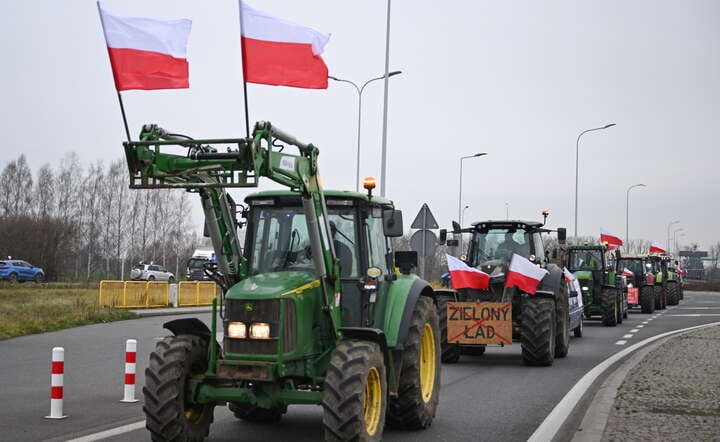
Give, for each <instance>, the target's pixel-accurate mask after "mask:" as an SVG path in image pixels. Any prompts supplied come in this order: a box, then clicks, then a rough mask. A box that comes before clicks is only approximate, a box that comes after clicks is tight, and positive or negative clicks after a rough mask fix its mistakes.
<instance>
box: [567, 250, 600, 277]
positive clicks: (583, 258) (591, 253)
mask: <svg viewBox="0 0 720 442" xmlns="http://www.w3.org/2000/svg"><path fill="white" fill-rule="evenodd" d="M568 267H569V270H570V271H573V272H574V271H576V270H602V269H603V268H602V251H601V250H598V249H590V250H583V249H575V250H570V256H569V258H568Z"/></svg>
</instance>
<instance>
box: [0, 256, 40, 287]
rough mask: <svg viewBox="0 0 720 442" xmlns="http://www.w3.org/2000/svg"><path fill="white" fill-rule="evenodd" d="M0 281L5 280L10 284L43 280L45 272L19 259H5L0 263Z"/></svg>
mask: <svg viewBox="0 0 720 442" xmlns="http://www.w3.org/2000/svg"><path fill="white" fill-rule="evenodd" d="M0 279H6V280H8V281H10V283H11V284H15V283H16V282H23V281H35V282H37V283H40V282H43V281H44V280H45V271H44V270H43V269H41V268H40V267H35V266H34V265H32V264H30V263H29V262H27V261H23V260H21V259H7V260H3V261H0Z"/></svg>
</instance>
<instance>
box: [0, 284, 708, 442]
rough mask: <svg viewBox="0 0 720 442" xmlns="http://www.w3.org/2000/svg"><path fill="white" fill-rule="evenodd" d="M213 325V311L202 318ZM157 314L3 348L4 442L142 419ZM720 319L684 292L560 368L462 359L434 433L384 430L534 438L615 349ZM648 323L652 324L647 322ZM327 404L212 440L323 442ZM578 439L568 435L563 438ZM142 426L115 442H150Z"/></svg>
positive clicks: (407, 436)
mask: <svg viewBox="0 0 720 442" xmlns="http://www.w3.org/2000/svg"><path fill="white" fill-rule="evenodd" d="M197 316H198V317H199V318H200V319H202V320H204V321H206V322H208V323H209V319H210V315H209V314H200V315H197ZM178 317H180V316H173V317H171V318H170V317H168V318H163V317H149V318H142V319H136V320H131V321H123V322H115V323H109V324H97V325H92V326H86V327H79V328H74V329H69V330H64V331H60V332H53V333H46V334H41V335H32V336H24V337H20V338H14V339H9V340H5V341H0V385H1V386H2V393H3V400H2V401H0V416H2V419H1V420H0V439H1V440H8V441H15V440H17V441H21V440H22V441H34V440H52V441H64V440H70V439H73V438H78V437H81V436H87V435H91V434H94V433H97V432H100V431H103V430H108V429H112V428H117V427H121V426H123V425H127V424H133V423H138V422H141V421H142V420H144V417H143V414H142V405H141V402H138V403H134V404H127V403H121V402H119V400H120V399H121V398H122V396H123V369H124V349H125V340H126V339H129V338H134V339H137V340H138V369H137V372H138V376H137V382H138V388H137V395H138V398H140V399H142V398H141V393H140V391H141V386H142V384H143V382H144V377H143V375H142V373H143V371H144V368H145V363H146V361H147V359H148V355H149V353H150V352H151V351H152V349H153V348H154V346H155V342H156V341H157V340H158V339H159V338H160V337H161V336H164V335H165V334H166V332H165V330H163V329H162V323H163V322H164V321H165V320H169V319H176V318H178ZM715 321H720V294H717V293H706V292H686V294H685V299H684V300H683V301H682V302H681V304H680V305H679V306H677V307H669V308H668V309H667V310H665V311H664V312H662V311H656V312H655V314H653V315H646V314H641V313H639V312H638V311H631V313H630V317H629V318H628V319H627V320H625V321H624V322H623V323H622V324H621V325H619V326H617V327H603V326H601V325H600V323H599V321H597V320H590V321H589V320H586V321H585V330H584V334H585V335H584V337H582V338H572V339H571V347H570V354H569V355H568V357H567V358H564V359H558V360H556V361H555V364H554V365H553V366H552V367H540V368H537V367H526V366H524V365H523V364H522V361H521V357H520V346H519V345H513V346H510V347H505V348H490V349H488V351H487V353H486V354H485V355H484V356H480V357H471V356H463V357H462V359H461V360H460V362H459V363H458V364H454V365H443V367H442V370H443V371H442V391H441V401H440V406H439V408H438V414H437V416H436V417H435V420H434V422H433V425H432V427H431V428H429V429H428V430H425V431H415V432H403V431H393V430H386V432H385V440H388V441H425V440H427V441H445V440H447V441H458V440H487V441H496V440H497V441H500V440H503V441H504V440H526V439H527V438H528V437H529V436H530V435H531V434H532V433H533V431H535V429H536V428H537V427H538V425H540V423H541V422H542V421H543V420H544V419H545V417H546V416H547V414H548V413H549V412H550V411H551V410H552V408H553V407H554V406H555V405H556V404H557V403H558V402H559V401H560V399H562V397H563V396H564V395H565V393H567V392H568V390H570V388H572V386H573V385H574V383H575V382H576V381H577V380H578V379H580V378H581V377H582V376H583V375H584V374H585V373H587V372H588V371H589V370H590V369H592V368H593V367H594V366H595V365H597V364H598V363H600V362H601V361H603V360H604V359H605V358H607V357H609V356H611V355H612V354H614V353H615V352H617V351H620V350H622V349H623V348H625V347H627V346H629V345H632V344H634V343H636V342H639V341H641V340H643V339H645V338H648V337H651V336H653V335H656V334H659V333H663V332H666V331H670V330H677V329H681V328H685V327H690V326H694V325H700V324H706V323H710V322H715ZM644 322H645V323H644ZM55 346H62V347H64V348H65V401H64V414H66V415H68V417H67V418H66V419H63V420H48V419H45V418H44V416H46V415H47V414H48V413H49V410H50V400H49V385H50V356H51V350H52V348H53V347H55ZM321 420H322V411H321V408H320V407H319V406H292V407H290V409H289V411H288V414H287V415H285V416H284V417H283V420H282V421H281V423H280V424H275V425H261V424H250V423H245V422H242V421H239V420H237V419H235V418H234V417H233V416H232V414H231V413H230V412H229V411H228V410H227V408H225V407H218V408H216V411H215V423H214V424H213V426H212V428H211V433H210V440H216V441H230V440H232V441H237V440H246V441H256V440H289V439H291V438H292V440H295V441H317V440H322V428H321ZM570 436H572V434H571V432H569V431H568V434H561V435H560V439H564V438H566V437H570ZM149 439H150V438H149V435H148V433H147V432H146V431H145V430H144V429H139V430H134V431H129V432H124V433H122V434H119V435H117V436H113V437H110V438H108V439H107V440H111V441H133V442H136V441H139V440H149Z"/></svg>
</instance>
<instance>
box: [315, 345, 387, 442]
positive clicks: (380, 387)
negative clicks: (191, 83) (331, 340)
mask: <svg viewBox="0 0 720 442" xmlns="http://www.w3.org/2000/svg"><path fill="white" fill-rule="evenodd" d="M387 397H388V394H387V379H386V374H385V360H384V359H383V354H382V351H381V350H380V346H379V345H377V344H376V343H374V342H368V341H359V340H347V341H342V342H340V344H339V345H338V346H337V347H335V350H333V352H332V355H331V356H330V363H329V364H328V367H327V375H326V376H325V390H324V391H323V400H322V406H323V409H324V410H325V412H324V413H323V426H324V427H325V440H326V441H348V440H357V441H380V440H382V435H383V427H384V426H385V412H386V410H387Z"/></svg>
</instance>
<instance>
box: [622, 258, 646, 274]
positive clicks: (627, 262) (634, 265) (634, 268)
mask: <svg viewBox="0 0 720 442" xmlns="http://www.w3.org/2000/svg"><path fill="white" fill-rule="evenodd" d="M617 269H618V271H619V272H622V271H623V269H628V270H630V271H631V272H633V273H634V274H636V275H642V274H643V273H645V269H643V263H642V261H641V260H639V259H622V258H620V261H618V266H617Z"/></svg>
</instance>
